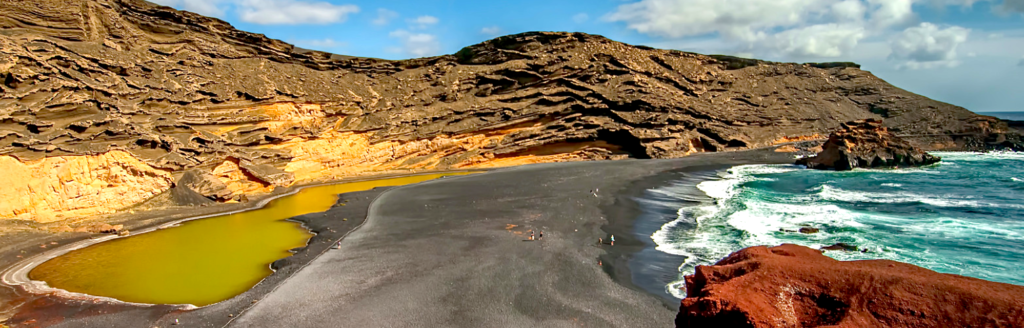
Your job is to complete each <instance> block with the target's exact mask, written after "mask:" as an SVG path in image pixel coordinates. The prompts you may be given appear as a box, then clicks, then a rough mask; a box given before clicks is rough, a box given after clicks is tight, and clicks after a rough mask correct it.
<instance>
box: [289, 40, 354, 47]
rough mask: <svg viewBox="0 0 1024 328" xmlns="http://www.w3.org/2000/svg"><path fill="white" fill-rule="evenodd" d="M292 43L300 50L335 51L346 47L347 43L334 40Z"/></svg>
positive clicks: (297, 41)
mask: <svg viewBox="0 0 1024 328" xmlns="http://www.w3.org/2000/svg"><path fill="white" fill-rule="evenodd" d="M292 43H294V44H295V45H297V46H299V47H302V48H306V49H314V50H327V49H336V48H341V47H345V46H348V43H345V42H339V41H335V40H334V39H331V38H326V39H320V40H296V41H293V42H292Z"/></svg>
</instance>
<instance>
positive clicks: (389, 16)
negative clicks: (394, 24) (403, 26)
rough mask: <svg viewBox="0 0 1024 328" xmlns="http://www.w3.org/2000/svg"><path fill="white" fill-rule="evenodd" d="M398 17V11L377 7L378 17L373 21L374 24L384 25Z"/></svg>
mask: <svg viewBox="0 0 1024 328" xmlns="http://www.w3.org/2000/svg"><path fill="white" fill-rule="evenodd" d="M395 18H398V13H396V12H394V11H390V10H387V9H384V8H378V9H377V18H374V19H373V21H372V22H371V23H372V24H373V25H377V26H384V25H388V24H389V23H391V20H393V19H395Z"/></svg>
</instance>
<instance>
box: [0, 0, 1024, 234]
mask: <svg viewBox="0 0 1024 328" xmlns="http://www.w3.org/2000/svg"><path fill="white" fill-rule="evenodd" d="M0 29H2V31H3V32H2V33H0V79H2V80H3V83H0V89H2V91H3V92H2V96H0V170H2V171H4V172H5V173H7V174H6V176H7V178H6V179H5V183H3V184H0V198H3V199H5V202H3V203H2V204H0V219H10V218H15V219H28V220H35V221H40V222H47V221H54V220H60V219H63V218H67V217H75V216H85V215H92V214H97V213H108V212H112V211H115V210H118V209H123V208H128V207H130V206H132V205H134V204H138V203H140V202H143V201H145V200H147V199H150V198H152V197H154V196H157V195H164V194H167V192H168V190H171V189H172V188H173V189H175V190H177V191H178V192H179V193H191V194H195V193H198V194H200V195H202V196H204V197H206V198H208V199H210V200H211V201H233V200H244V199H246V197H245V196H246V195H253V194H260V193H266V192H269V191H271V190H273V189H274V188H275V187H277V186H288V185H292V184H299V183H310V182H316V181H326V180H332V179H338V178H342V177H346V176H352V175H359V174H369V173H379V172H387V171H402V170H425V169H451V168H471V167H489V166H504V165H514V164H523V163H534V162H552V161H571V160H593V159H616V158H624V157H635V158H672V157H679V156H685V155H688V154H692V153H695V152H704V151H728V150H738V149H746V148H754V147H762V146H768V145H773V144H778V143H784V142H788V141H799V140H812V139H823V138H824V136H825V135H828V133H829V132H831V131H832V130H833V129H835V128H837V127H839V125H840V123H841V122H847V121H853V120H858V119H867V118H875V119H882V120H884V125H885V126H886V127H888V129H889V130H890V131H893V132H894V133H897V134H900V135H903V136H905V137H908V138H911V139H910V140H912V141H913V142H915V143H916V145H918V146H921V147H923V148H925V149H964V148H983V147H986V145H987V144H986V143H985V141H987V140H988V141H990V140H1007V138H1006V136H1004V134H1005V133H1006V132H1007V131H1009V130H1008V128H1007V126H1006V124H1005V123H1003V122H1000V121H999V120H997V119H995V118H992V117H987V116H979V115H976V114H974V113H972V112H970V111H968V110H966V109H963V108H960V107H956V106H953V105H950V104H945V103H941V102H937V101H933V100H930V99H928V98H925V97H922V96H919V95H916V94H913V93H910V92H907V91H904V90H901V89H899V88H896V87H894V86H892V85H890V84H888V83H886V82H885V81H882V80H881V79H878V78H877V77H875V76H874V75H872V74H871V73H869V72H866V71H863V70H860V69H859V66H857V65H856V64H852V63H822V64H818V63H811V64H794V63H774V62H765V61H759V60H751V59H742V58H735V57H727V56H706V55H700V54H694V53H687V52H680V51H674V50H658V49H651V48H647V47H640V46H631V45H627V44H623V43H619V42H615V41H611V40H608V39H606V38H604V37H600V36H595V35H587V34H583V33H547V32H535V33H524V34H518V35H510V36H505V37H501V38H498V39H494V40H491V41H487V42H484V43H481V44H477V45H473V46H469V47H466V48H464V49H462V50H461V51H459V52H458V53H456V54H454V55H445V56H439V57H431V58H420V59H411V60H402V61H389V60H380V59H369V58H356V57H347V56H339V55H332V54H328V53H324V52H316V51H308V50H303V49H299V48H296V47H294V46H292V45H290V44H286V43H284V42H281V41H278V40H273V39H269V38H266V37H265V36H263V35H260V34H253V33H247V32H243V31H239V30H236V29H234V28H233V27H232V26H231V25H229V24H228V23H226V22H223V21H221V20H217V19H213V18H208V17H204V16H200V15H197V14H193V13H189V12H182V11H177V10H174V9H171V8H168V7H162V6H157V5H154V4H151V3H148V2H145V1H141V0H48V1H38V0H6V1H3V2H0ZM1011 139H1012V136H1011ZM1013 140H1019V139H1013ZM193 198H195V197H193ZM200 199H202V198H200Z"/></svg>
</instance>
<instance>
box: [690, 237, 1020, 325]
mask: <svg viewBox="0 0 1024 328" xmlns="http://www.w3.org/2000/svg"><path fill="white" fill-rule="evenodd" d="M686 293H687V297H686V298H685V299H683V301H682V306H681V308H680V310H679V316H678V317H676V327H759V328H760V327H819V326H829V327H1020V326H1022V325H1024V300H1022V299H1021V298H1020V295H1024V287H1022V286H1016V285H1009V284H1003V283H997V282H990V281H985V280H981V279H974V278H968V277H963V276H958V275H952V274H943V273H938V272H935V271H931V270H927V269H924V268H920V267H917V266H913V265H909V264H904V263H899V262H894V261H889V260H868V261H848V262H843V261H837V260H834V259H832V258H829V257H827V256H824V255H822V254H821V252H820V251H818V250H814V249H810V248H807V247H803V246H797V245H782V246H777V247H771V248H768V247H764V246H757V247H750V248H747V249H743V250H740V251H738V252H736V253H733V254H731V255H729V256H728V257H726V258H725V259H722V260H721V261H719V262H718V263H716V264H715V265H714V266H698V267H697V270H696V272H695V273H694V274H693V275H691V276H686Z"/></svg>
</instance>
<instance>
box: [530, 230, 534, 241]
mask: <svg viewBox="0 0 1024 328" xmlns="http://www.w3.org/2000/svg"><path fill="white" fill-rule="evenodd" d="M530 240H534V239H533V231H530Z"/></svg>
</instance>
